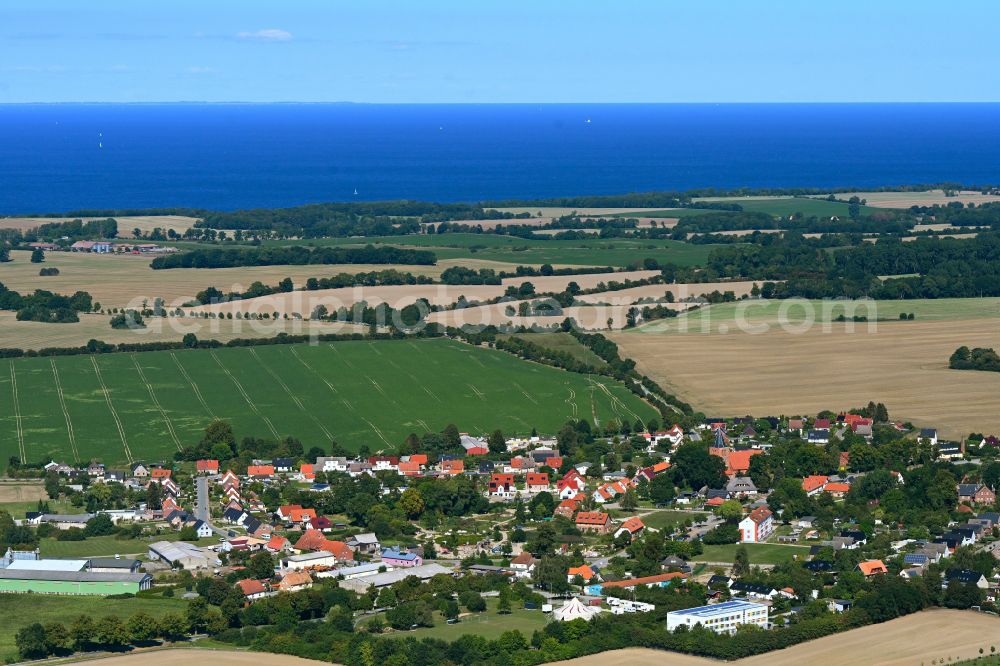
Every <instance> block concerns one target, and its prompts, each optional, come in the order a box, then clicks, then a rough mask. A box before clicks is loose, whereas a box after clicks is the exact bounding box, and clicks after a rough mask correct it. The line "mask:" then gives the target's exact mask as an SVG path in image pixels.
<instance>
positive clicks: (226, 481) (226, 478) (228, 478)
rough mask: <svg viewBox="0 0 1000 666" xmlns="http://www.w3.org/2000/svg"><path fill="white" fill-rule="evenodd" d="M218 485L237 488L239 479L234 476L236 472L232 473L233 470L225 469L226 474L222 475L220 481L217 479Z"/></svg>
mask: <svg viewBox="0 0 1000 666" xmlns="http://www.w3.org/2000/svg"><path fill="white" fill-rule="evenodd" d="M219 483H220V484H222V485H224V486H226V485H229V486H235V487H237V488H239V487H240V477H238V476H236V472H234V471H233V470H231V469H227V470H226V473H225V474H223V475H222V478H221V479H219Z"/></svg>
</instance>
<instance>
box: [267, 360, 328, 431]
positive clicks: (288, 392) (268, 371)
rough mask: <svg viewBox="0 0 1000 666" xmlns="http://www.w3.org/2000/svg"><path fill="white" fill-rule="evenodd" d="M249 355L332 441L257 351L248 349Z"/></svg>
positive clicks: (314, 416) (323, 428) (321, 425)
mask: <svg viewBox="0 0 1000 666" xmlns="http://www.w3.org/2000/svg"><path fill="white" fill-rule="evenodd" d="M250 355H251V356H253V357H254V360H256V361H257V363H258V365H260V367H262V368H264V371H265V372H266V373H267V374H269V375H271V377H272V378H273V379H274V381H276V382H278V386H280V387H281V389H282V390H283V391H284V392H285V394H286V395H288V397H289V398H291V399H292V402H294V403H295V405H296V406H297V407H298V408H299V411H301V412H302V413H303V414H305V415H306V417H308V418H309V420H310V421H312V422H313V423H315V424H316V427H317V428H319V429H320V430H321V431H322V432H323V434H324V435H326V438H327V439H329V440H332V439H333V433H331V432H330V431H329V430H327V429H326V426H324V425H323V424H322V423H320V422H319V419H317V418H316V415H315V414H313V413H312V412H310V411H309V410H308V409H306V406H305V405H303V404H302V401H301V400H300V399H299V397H298V396H297V395H295V394H294V393H292V390H291V389H290V388H288V384H286V383H285V382H284V380H283V379H282V378H281V377H280V376H278V373H276V372H275V371H274V370H272V369H271V368H269V367H268V366H267V364H266V363H264V361H263V359H261V357H260V356H259V355H258V354H257V350H256V349H254V348H253V347H250Z"/></svg>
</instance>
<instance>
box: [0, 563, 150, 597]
mask: <svg viewBox="0 0 1000 666" xmlns="http://www.w3.org/2000/svg"><path fill="white" fill-rule="evenodd" d="M152 582H153V577H152V576H150V575H149V574H141V573H93V572H90V571H33V570H16V569H15V570H11V569H10V568H7V569H3V570H0V593H8V594H9V593H29V592H30V593H33V594H74V595H75V594H86V595H95V596H109V595H112V594H126V593H131V594H135V593H136V592H141V591H142V590H148V589H149V587H150V585H151V584H152Z"/></svg>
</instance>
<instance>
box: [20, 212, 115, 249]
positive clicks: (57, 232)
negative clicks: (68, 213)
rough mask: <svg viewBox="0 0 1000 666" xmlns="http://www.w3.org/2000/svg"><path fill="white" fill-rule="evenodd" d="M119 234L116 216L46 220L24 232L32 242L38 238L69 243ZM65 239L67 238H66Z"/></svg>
mask: <svg viewBox="0 0 1000 666" xmlns="http://www.w3.org/2000/svg"><path fill="white" fill-rule="evenodd" d="M117 235H118V222H117V221H116V220H115V219H114V218H110V217H109V218H106V219H103V220H87V221H86V222H84V221H83V220H80V219H74V220H68V221H66V222H46V223H44V224H41V225H39V226H38V228H37V229H31V230H28V231H25V232H23V234H22V238H23V240H24V242H27V243H30V242H33V241H36V240H40V239H41V240H48V241H61V242H62V243H63V244H66V245H68V244H69V243H70V242H72V241H78V240H100V239H102V238H115V237H116V236H117ZM64 239H65V240H64Z"/></svg>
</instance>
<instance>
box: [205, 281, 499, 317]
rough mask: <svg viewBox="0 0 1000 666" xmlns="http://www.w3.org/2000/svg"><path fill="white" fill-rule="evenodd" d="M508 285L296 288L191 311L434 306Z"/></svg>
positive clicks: (482, 296) (490, 295)
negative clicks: (421, 301) (424, 303)
mask: <svg viewBox="0 0 1000 666" xmlns="http://www.w3.org/2000/svg"><path fill="white" fill-rule="evenodd" d="M503 292H504V288H503V286H501V285H444V284H414V285H393V286H385V287H344V288H342V289H317V290H316V291H292V292H288V293H283V294H272V295H270V296H260V297H257V298H247V299H245V300H242V301H231V302H229V303H216V304H214V305H202V306H198V307H195V308H190V311H191V312H234V313H235V312H280V313H288V314H291V313H293V312H297V313H299V314H300V315H302V316H303V317H307V316H309V314H310V313H311V312H312V311H313V309H314V308H316V307H317V306H319V305H323V306H325V307H326V308H327V310H328V311H330V312H335V311H336V310H337V309H338V308H340V307H350V306H352V305H353V304H355V303H360V302H362V301H365V302H367V303H368V305H371V306H375V305H378V304H380V303H388V304H389V305H390V306H392V307H393V308H397V309H399V308H402V307H405V306H407V305H410V304H412V303H415V302H416V301H417V300H419V299H421V298H426V299H427V300H428V301H429V302H430V303H431V304H432V305H449V304H451V303H454V302H455V301H456V300H458V298H459V297H460V296H465V297H466V298H467V299H468V300H470V301H475V300H486V299H490V298H496V297H497V296H502V295H503Z"/></svg>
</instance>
